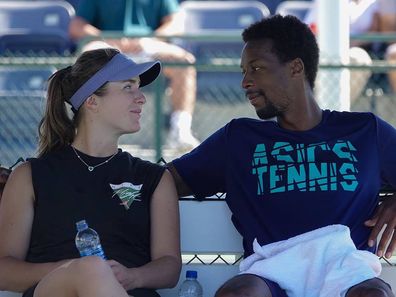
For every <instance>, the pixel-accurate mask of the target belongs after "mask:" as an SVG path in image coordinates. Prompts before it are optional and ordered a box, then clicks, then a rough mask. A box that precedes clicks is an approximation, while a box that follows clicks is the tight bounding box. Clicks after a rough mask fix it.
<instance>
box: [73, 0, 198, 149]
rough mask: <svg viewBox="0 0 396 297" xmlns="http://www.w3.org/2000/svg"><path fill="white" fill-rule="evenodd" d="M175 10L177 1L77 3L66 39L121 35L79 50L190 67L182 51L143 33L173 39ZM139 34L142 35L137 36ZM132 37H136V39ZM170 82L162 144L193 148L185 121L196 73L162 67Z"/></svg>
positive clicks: (194, 142) (189, 57)
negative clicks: (167, 125) (167, 119)
mask: <svg viewBox="0 0 396 297" xmlns="http://www.w3.org/2000/svg"><path fill="white" fill-rule="evenodd" d="M178 10H179V4H178V2H177V0H81V1H80V3H79V5H78V7H77V11H76V17H75V18H74V19H73V20H72V21H71V22H70V28H69V33H70V37H71V38H72V39H73V40H75V41H77V42H78V41H80V40H81V39H82V38H84V37H88V36H91V37H95V36H97V37H100V35H101V34H102V32H103V31H107V32H108V31H116V32H123V33H124V35H125V36H133V38H130V37H122V38H109V39H102V38H101V40H102V41H104V42H105V43H106V44H104V43H103V42H98V41H94V42H91V43H89V44H87V45H86V46H85V47H84V48H85V49H93V48H98V47H106V46H108V45H110V46H113V47H116V48H118V49H120V50H121V51H122V52H124V53H127V54H128V55H131V56H132V57H133V58H134V59H153V58H155V59H159V60H161V61H165V62H166V61H172V62H177V63H188V64H193V63H194V62H195V57H194V56H193V55H192V54H191V53H189V52H188V51H186V50H184V49H183V48H181V47H179V46H177V45H174V44H170V43H167V42H165V41H163V40H160V39H158V38H148V37H144V36H147V35H151V34H152V35H159V36H164V35H175V34H178V33H181V32H180V26H176V25H175V17H176V14H177V12H178ZM139 36H142V37H139ZM137 37H138V38H137ZM164 74H165V76H166V77H168V78H169V80H170V90H171V105H172V114H171V117H170V132H169V135H168V139H167V144H168V146H169V147H171V148H175V149H178V150H180V151H189V150H191V149H193V148H195V147H196V146H197V145H198V144H199V141H198V140H197V139H196V138H195V137H194V136H193V135H192V131H191V122H192V114H193V111H194V105H195V99H196V70H195V68H194V67H192V66H191V67H164Z"/></svg>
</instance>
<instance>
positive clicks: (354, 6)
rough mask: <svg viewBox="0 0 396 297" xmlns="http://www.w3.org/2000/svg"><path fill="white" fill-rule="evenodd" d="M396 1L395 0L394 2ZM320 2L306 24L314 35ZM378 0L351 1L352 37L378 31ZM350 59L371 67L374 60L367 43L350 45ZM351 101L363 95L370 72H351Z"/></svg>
mask: <svg viewBox="0 0 396 297" xmlns="http://www.w3.org/2000/svg"><path fill="white" fill-rule="evenodd" d="M392 1H394V0H392ZM317 10H318V0H315V2H314V4H313V6H312V9H311V11H309V12H308V14H307V16H306V18H305V20H304V21H305V22H306V23H307V24H308V25H310V27H311V28H312V30H313V31H315V32H314V33H318V32H316V31H317V15H318V13H317ZM377 11H378V3H377V0H349V24H350V26H349V33H350V36H353V35H358V34H363V33H368V32H372V31H376V30H377V29H376V14H377ZM350 46H351V47H350V49H349V59H350V63H351V64H358V65H370V64H372V58H371V57H370V55H369V53H368V51H367V50H366V49H368V47H369V46H368V45H367V43H366V44H365V43H361V42H358V41H353V42H351V44H350ZM350 75H351V78H350V89H351V91H350V100H351V104H352V103H353V102H354V101H355V100H356V99H357V98H358V97H359V96H360V95H361V93H362V91H363V90H364V88H365V86H366V84H367V81H368V80H369V78H370V76H371V71H370V70H366V69H365V70H351V73H350Z"/></svg>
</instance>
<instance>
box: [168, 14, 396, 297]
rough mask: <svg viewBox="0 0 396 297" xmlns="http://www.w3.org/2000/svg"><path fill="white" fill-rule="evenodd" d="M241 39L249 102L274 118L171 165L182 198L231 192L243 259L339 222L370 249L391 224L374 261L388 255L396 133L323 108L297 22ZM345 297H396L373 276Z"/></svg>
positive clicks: (243, 126) (272, 24) (275, 24)
mask: <svg viewBox="0 0 396 297" xmlns="http://www.w3.org/2000/svg"><path fill="white" fill-rule="evenodd" d="M243 40H244V42H245V46H244V49H243V51H242V59H241V68H242V73H243V80H242V87H243V88H244V89H245V91H246V97H247V99H248V100H249V102H250V104H251V105H252V106H253V107H254V108H255V110H256V113H257V115H258V116H259V118H260V119H264V120H269V119H272V118H274V117H276V119H277V121H261V120H254V119H246V118H245V119H234V120H232V121H231V122H230V123H228V124H227V125H226V126H225V127H223V128H222V129H220V130H218V131H217V132H216V133H214V134H213V135H212V136H210V137H209V138H208V139H207V140H206V141H205V142H203V143H202V144H201V145H200V146H198V147H197V148H196V149H195V150H193V151H192V152H190V153H189V154H186V155H184V156H182V157H180V158H179V159H176V160H174V161H173V162H172V163H171V164H170V165H169V167H170V169H171V172H172V174H173V176H174V178H175V180H176V183H177V187H178V191H179V194H180V195H186V194H190V193H194V194H196V195H198V196H207V195H212V194H215V193H217V192H226V193H227V197H226V202H227V204H228V206H229V207H230V209H231V211H232V221H233V223H234V225H235V227H236V228H237V230H238V231H239V232H240V233H241V235H242V236H243V245H244V250H245V256H249V255H251V254H252V253H253V249H252V243H253V240H254V239H255V238H257V241H258V243H259V244H260V245H266V244H269V243H274V242H278V241H282V240H285V239H288V238H291V237H294V236H297V235H299V234H302V233H306V232H309V231H312V230H315V229H318V228H321V227H325V226H328V225H333V224H342V225H346V226H348V227H349V229H350V232H351V237H352V240H353V242H354V244H355V245H356V247H357V248H358V249H361V250H370V251H372V252H374V250H375V246H374V245H375V243H374V240H375V238H376V237H377V235H378V232H379V230H380V229H381V228H382V227H383V226H384V225H386V229H385V232H384V235H383V236H382V239H381V241H380V242H379V246H378V250H377V254H378V255H379V256H382V255H386V257H390V256H391V254H392V252H393V251H394V249H395V246H396V234H395V232H394V231H395V227H396V215H395V210H396V203H395V200H396V199H393V198H392V199H389V200H387V201H386V203H383V204H382V205H381V207H380V208H378V209H377V205H378V192H379V190H380V188H381V186H382V185H383V184H388V185H391V186H393V187H396V154H395V153H394V147H395V146H396V131H395V129H394V128H393V127H392V126H390V125H389V124H387V123H385V122H384V121H382V120H381V119H379V118H377V117H376V116H374V115H373V114H371V113H351V112H336V111H329V110H322V109H321V108H320V107H319V106H318V104H317V103H316V101H315V99H314V97H313V89H314V83H315V78H316V74H317V70H318V58H319V49H318V45H317V42H316V40H315V37H314V35H313V33H312V32H311V30H310V29H309V27H308V26H307V25H305V24H304V23H302V22H301V21H299V20H298V19H297V18H295V17H292V16H285V17H283V16H279V15H275V16H273V17H270V18H267V19H263V20H262V21H260V22H258V23H255V24H253V25H252V26H250V27H249V28H247V29H246V30H245V31H244V32H243ZM376 209H377V212H376ZM392 209H393V211H392ZM370 218H371V220H369V219H370ZM372 227H373V228H372ZM388 243H389V245H388V248H387V249H386V245H387V244H388ZM285 269H287V266H286V267H285ZM263 282H265V286H267V287H268V288H267V289H268V290H269V291H270V292H271V293H263V296H272V297H279V296H286V293H285V292H284V291H283V290H282V289H281V288H280V287H279V286H278V284H276V283H274V282H271V281H269V280H263ZM268 290H267V291H268ZM373 291H374V292H376V294H377V293H378V294H377V295H374V293H373ZM362 292H363V293H362ZM382 292H385V293H384V294H385V295H380V294H382ZM358 294H362V295H358ZM370 294H371V295H370ZM231 296H232V295H231ZM347 296H348V297H356V296H394V295H393V294H392V293H391V292H390V289H389V287H388V286H387V285H386V284H385V283H384V282H383V281H382V280H380V279H378V278H372V279H368V280H367V281H365V282H364V283H361V284H358V285H357V286H355V287H354V290H351V291H350V292H349V293H348V295H347Z"/></svg>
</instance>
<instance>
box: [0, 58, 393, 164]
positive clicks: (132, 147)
mask: <svg viewBox="0 0 396 297" xmlns="http://www.w3.org/2000/svg"><path fill="white" fill-rule="evenodd" d="M74 60H75V57H74V56H69V57H55V56H53V57H21V56H18V57H10V56H9V57H0V163H1V164H3V165H11V164H13V163H14V162H15V161H16V160H17V159H18V158H19V157H23V158H27V157H31V156H34V155H35V150H36V148H37V137H38V132H37V128H38V123H39V121H40V119H41V117H42V115H43V112H44V107H45V92H44V87H45V82H46V79H47V78H48V76H49V75H50V73H52V72H53V71H55V70H56V69H59V68H61V67H65V66H67V65H70V64H71V63H73V62H74ZM239 62H240V61H239V57H235V58H232V57H220V58H214V59H212V60H206V61H204V62H198V63H197V64H196V65H195V66H196V69H197V100H196V105H195V110H194V114H193V123H192V129H193V133H194V135H195V136H196V137H197V138H198V139H200V140H201V141H202V140H204V139H206V138H207V137H208V136H209V135H210V134H212V133H213V132H214V131H216V130H217V129H219V128H220V127H222V126H223V125H225V124H226V123H227V122H228V121H230V119H232V118H236V117H254V118H255V117H256V115H255V112H254V109H253V108H252V107H251V106H250V105H249V104H248V102H247V100H246V98H245V96H244V92H243V90H242V88H241V78H242V75H241V71H240V66H239ZM167 66H170V67H172V66H174V67H176V66H177V67H183V66H185V65H172V64H167ZM329 69H330V71H329ZM340 69H348V70H349V71H350V76H351V82H350V89H351V110H352V111H371V112H374V113H375V114H377V115H378V116H380V117H382V118H383V119H384V120H386V121H388V122H389V123H391V124H392V125H395V126H396V117H394V115H393V114H394V111H396V97H395V95H394V93H393V90H392V88H391V87H390V84H389V81H388V77H387V73H388V72H389V71H390V70H392V69H393V70H394V69H395V66H392V65H387V64H386V63H384V62H383V61H374V62H373V63H372V64H371V65H352V66H346V65H330V66H329V65H321V67H320V72H321V71H326V73H327V74H326V75H328V76H327V77H326V78H325V79H324V81H325V82H326V84H325V85H323V84H322V86H321V87H322V88H324V89H323V90H322V93H324V94H325V96H324V97H325V98H327V97H326V94H327V93H328V94H332V91H333V90H334V88H337V87H338V83H337V82H336V77H335V78H333V76H332V73H331V71H340ZM10 73H11V75H10ZM143 91H144V92H145V94H146V97H147V103H146V105H145V106H144V109H143V116H142V119H141V127H142V129H141V131H139V132H138V133H136V134H133V135H126V136H123V137H122V138H121V145H122V147H123V148H124V149H126V150H129V151H131V152H132V153H133V154H134V155H137V156H139V157H142V158H145V159H149V160H152V161H156V160H158V158H159V157H160V156H165V158H166V159H167V160H171V159H173V158H174V157H177V156H179V155H180V154H182V153H183V152H180V151H177V150H172V149H170V148H167V146H166V145H164V144H165V143H166V138H167V132H168V125H169V123H168V122H169V117H168V115H169V114H170V112H171V106H170V100H169V92H168V82H167V80H166V78H165V77H164V76H163V75H161V77H160V79H159V80H157V81H156V82H155V83H154V84H153V85H151V86H148V87H145V88H144V89H143ZM352 93H353V94H352ZM328 100H334V98H331V97H330V95H329V97H328ZM329 102H330V103H329V104H328V105H330V106H329V108H334V109H337V108H338V107H337V106H335V105H334V103H332V101H329Z"/></svg>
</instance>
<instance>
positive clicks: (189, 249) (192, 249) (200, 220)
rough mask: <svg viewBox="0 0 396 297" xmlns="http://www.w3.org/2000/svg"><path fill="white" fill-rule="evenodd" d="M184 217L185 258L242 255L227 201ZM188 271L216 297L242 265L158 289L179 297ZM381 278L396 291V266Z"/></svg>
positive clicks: (5, 296)
mask: <svg viewBox="0 0 396 297" xmlns="http://www.w3.org/2000/svg"><path fill="white" fill-rule="evenodd" d="M180 216H181V248H182V253H183V254H184V255H190V254H192V255H194V254H199V255H214V254H221V255H242V253H243V252H242V251H243V248H242V239H241V236H240V235H239V233H237V231H236V230H235V228H234V227H233V225H232V223H231V221H230V217H231V213H230V211H229V209H228V207H227V205H226V203H225V202H224V201H223V200H219V201H203V202H198V201H180ZM207 257H209V256H207ZM230 257H231V258H233V257H232V256H230ZM201 258H205V256H203V257H201ZM186 270H196V271H198V280H199V282H200V283H201V284H202V286H203V290H204V295H203V297H213V296H214V293H215V292H216V289H217V288H218V287H219V286H220V285H221V284H222V283H224V282H225V281H226V280H227V279H229V278H231V277H232V276H234V275H236V274H237V273H238V265H226V264H211V265H204V264H196V263H193V264H184V265H183V270H182V273H181V275H180V280H179V283H178V284H177V286H176V287H175V288H173V289H162V290H158V292H159V293H160V295H161V296H162V297H176V296H177V292H178V288H179V286H180V284H181V282H182V281H183V280H184V279H185V271H186ZM381 277H382V278H383V279H384V280H385V281H386V282H388V283H389V284H391V286H392V287H393V289H394V291H395V289H396V267H395V266H389V265H388V264H384V265H383V270H382V274H381ZM20 296H21V294H16V293H11V292H0V297H20Z"/></svg>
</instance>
